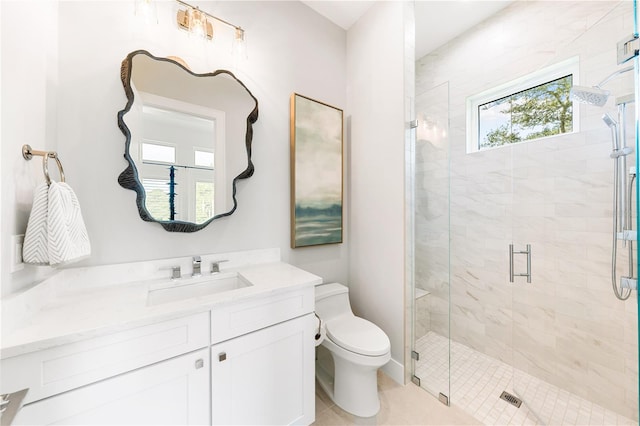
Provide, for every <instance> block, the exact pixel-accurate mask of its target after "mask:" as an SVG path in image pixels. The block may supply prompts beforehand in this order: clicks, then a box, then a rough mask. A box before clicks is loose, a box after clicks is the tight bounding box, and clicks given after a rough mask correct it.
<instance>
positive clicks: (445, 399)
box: [438, 392, 449, 407]
mask: <svg viewBox="0 0 640 426" xmlns="http://www.w3.org/2000/svg"><path fill="white" fill-rule="evenodd" d="M438 400H439V401H440V402H442V403H443V404H444V405H446V406H447V407H448V406H449V397H448V396H447V395H445V394H443V393H442V392H440V393H439V394H438Z"/></svg>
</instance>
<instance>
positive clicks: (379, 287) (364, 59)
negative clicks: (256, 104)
mask: <svg viewBox="0 0 640 426" xmlns="http://www.w3.org/2000/svg"><path fill="white" fill-rule="evenodd" d="M406 7H408V6H407V4H406V3H404V2H378V3H376V4H375V5H374V6H373V7H372V8H371V9H370V10H369V11H368V12H367V14H366V15H365V16H363V17H362V18H361V19H360V20H359V21H358V22H357V23H356V24H355V25H354V26H353V27H352V28H350V29H349V31H348V34H347V51H348V52H349V55H348V58H347V84H348V86H347V105H348V108H347V109H348V111H352V112H353V115H350V114H347V117H348V118H347V120H348V122H349V123H350V129H349V132H348V133H350V145H349V163H348V164H349V165H348V170H349V174H350V176H349V194H350V200H349V201H348V203H349V208H350V215H351V216H350V225H351V226H350V228H349V231H348V232H349V241H350V247H349V249H350V263H349V288H350V297H351V303H352V306H353V309H354V311H355V312H356V314H358V315H361V316H363V317H365V318H367V319H369V320H371V321H373V322H374V323H375V324H377V325H378V326H379V327H380V328H382V329H383V330H384V331H385V332H386V333H387V335H388V336H389V338H390V340H391V356H392V361H391V362H390V364H388V366H387V367H386V368H387V371H388V372H389V373H390V374H391V375H392V377H394V379H395V380H396V381H398V382H403V381H404V378H403V371H402V365H404V277H405V273H404V262H405V256H404V254H405V247H404V241H405V240H404V238H405V222H404V220H405V217H404V203H405V194H404V178H405V174H404V173H405V169H404V164H405V156H404V154H405V125H404V120H405V119H404V106H405V102H404V82H405V75H404V70H405V66H404V64H405V62H404V59H405V57H404V54H405V53H404V46H405V39H404V28H405V27H404V19H405V8H406Z"/></svg>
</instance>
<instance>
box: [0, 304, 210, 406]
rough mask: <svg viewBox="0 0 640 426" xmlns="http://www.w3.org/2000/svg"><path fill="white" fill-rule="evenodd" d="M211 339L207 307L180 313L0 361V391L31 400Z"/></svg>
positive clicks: (129, 368)
mask: <svg viewBox="0 0 640 426" xmlns="http://www.w3.org/2000/svg"><path fill="white" fill-rule="evenodd" d="M208 344H209V313H208V312H204V313H200V314H196V315H192V316H189V317H184V318H178V319H175V320H170V321H165V322H161V323H158V324H153V325H149V326H144V327H138V328H134V329H131V330H126V331H122V332H118V333H112V334H108V335H104V336H100V337H95V338H92V339H87V340H83V341H81V342H77V343H71V344H67V345H62V346H58V347H54V348H50V349H46V350H43V351H38V352H33V353H29V354H25V355H20V356H16V357H12V358H7V359H4V360H2V361H0V371H2V379H1V383H0V393H5V392H13V391H15V390H18V389H24V388H30V390H29V393H28V394H27V396H26V397H25V401H24V402H25V403H29V402H33V401H37V400H40V399H42V398H46V397H49V396H52V395H55V394H58V393H61V392H65V391H68V390H70V389H74V388H77V387H80V386H84V385H87V384H89V383H93V382H96V381H98V380H102V379H105V378H108V377H112V376H115V375H117V374H120V373H123V372H126V371H130V370H133V369H136V368H139V367H143V366H145V365H149V364H152V363H154V362H158V361H161V360H164V359H167V358H171V357H174V356H176V355H180V354H183V353H186V352H190V351H193V350H196V349H200V348H204V347H206V346H207V345H208Z"/></svg>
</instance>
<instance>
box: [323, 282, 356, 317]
mask: <svg viewBox="0 0 640 426" xmlns="http://www.w3.org/2000/svg"><path fill="white" fill-rule="evenodd" d="M315 295H316V314H318V316H319V317H320V318H321V319H322V320H323V321H329V320H331V319H332V318H335V317H338V316H341V315H353V312H352V311H351V305H350V304H349V289H348V288H347V287H346V286H344V285H342V284H340V283H330V284H320V285H317V286H316V287H315Z"/></svg>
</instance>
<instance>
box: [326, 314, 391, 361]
mask: <svg viewBox="0 0 640 426" xmlns="http://www.w3.org/2000/svg"><path fill="white" fill-rule="evenodd" d="M327 336H328V337H329V338H330V339H331V340H332V341H333V342H334V343H335V344H336V345H338V346H340V347H341V348H343V349H346V350H348V351H350V352H354V353H357V354H361V355H367V356H381V355H385V354H386V353H388V352H389V349H390V346H391V344H390V342H389V338H388V337H387V335H386V334H385V332H384V331H382V330H381V329H380V328H379V327H378V326H377V325H375V324H374V323H372V322H370V321H367V320H365V319H363V318H360V317H356V316H351V315H349V316H344V317H340V318H336V319H334V320H332V321H329V322H328V323H327Z"/></svg>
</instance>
